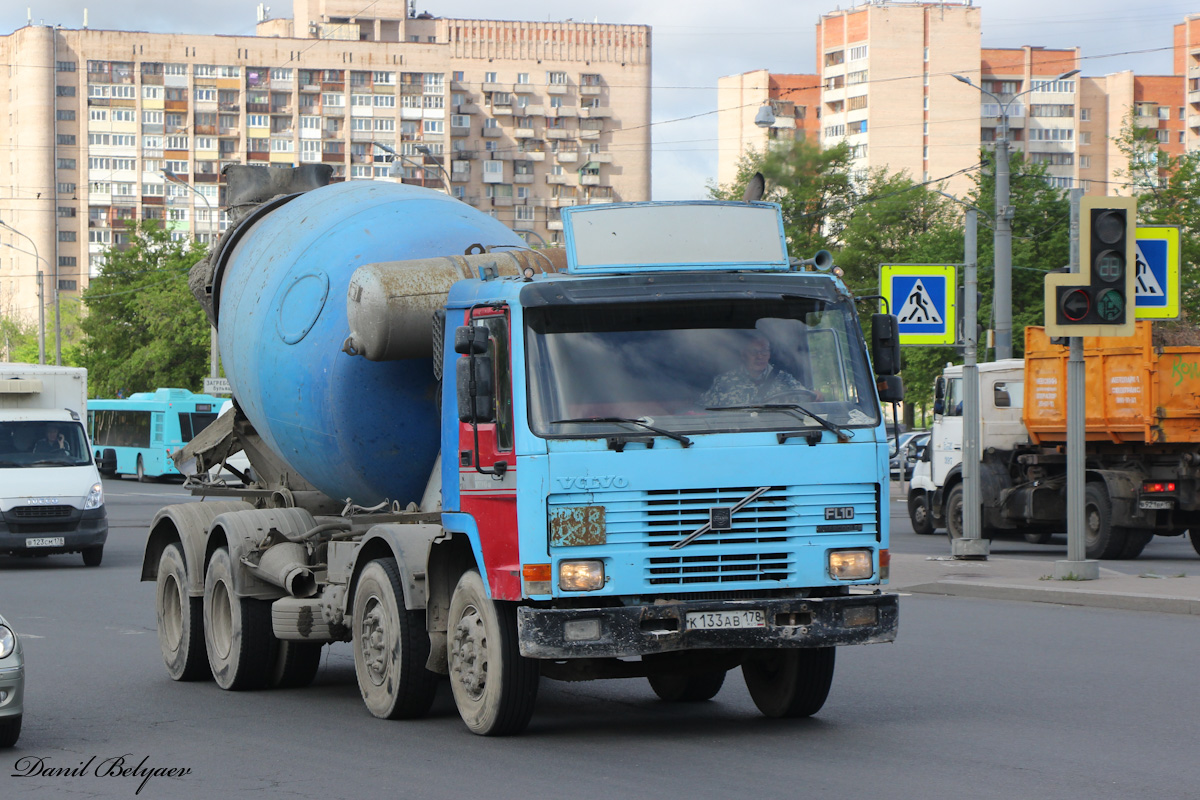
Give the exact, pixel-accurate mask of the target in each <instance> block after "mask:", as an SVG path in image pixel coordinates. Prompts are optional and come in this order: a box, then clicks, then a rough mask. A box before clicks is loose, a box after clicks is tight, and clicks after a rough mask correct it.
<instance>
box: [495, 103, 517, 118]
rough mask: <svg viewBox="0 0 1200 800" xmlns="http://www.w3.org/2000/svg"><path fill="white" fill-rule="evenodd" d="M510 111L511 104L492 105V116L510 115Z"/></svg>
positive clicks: (511, 111)
mask: <svg viewBox="0 0 1200 800" xmlns="http://www.w3.org/2000/svg"><path fill="white" fill-rule="evenodd" d="M512 113H513V110H512V106H492V116H493V117H511V116H512Z"/></svg>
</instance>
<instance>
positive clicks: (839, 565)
mask: <svg viewBox="0 0 1200 800" xmlns="http://www.w3.org/2000/svg"><path fill="white" fill-rule="evenodd" d="M829 574H830V576H831V577H833V578H836V579H837V580H839V581H861V580H865V579H867V578H869V577H871V576H872V575H874V574H875V568H874V566H873V565H872V563H871V551H870V550H833V551H831V552H830V553H829Z"/></svg>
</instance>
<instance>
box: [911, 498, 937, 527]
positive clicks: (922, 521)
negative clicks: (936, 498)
mask: <svg viewBox="0 0 1200 800" xmlns="http://www.w3.org/2000/svg"><path fill="white" fill-rule="evenodd" d="M908 518H909V519H910V520H911V521H912V527H913V533H916V534H918V535H920V536H929V535H930V534H932V533H934V532H936V531H937V526H936V525H935V524H934V522H933V512H932V511H931V510H930V508H929V495H928V494H926V493H925V492H921V493H919V494H915V493H914V494H910V495H909V496H908Z"/></svg>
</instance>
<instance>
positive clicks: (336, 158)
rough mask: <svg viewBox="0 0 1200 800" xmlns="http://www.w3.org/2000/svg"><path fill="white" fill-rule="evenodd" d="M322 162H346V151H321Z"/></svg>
mask: <svg viewBox="0 0 1200 800" xmlns="http://www.w3.org/2000/svg"><path fill="white" fill-rule="evenodd" d="M321 162H322V163H324V164H344V163H346V154H345V153H321Z"/></svg>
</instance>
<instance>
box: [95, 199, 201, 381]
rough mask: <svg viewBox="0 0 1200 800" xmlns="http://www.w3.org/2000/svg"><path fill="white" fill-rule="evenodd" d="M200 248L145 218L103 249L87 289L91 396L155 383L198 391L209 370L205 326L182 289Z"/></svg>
mask: <svg viewBox="0 0 1200 800" xmlns="http://www.w3.org/2000/svg"><path fill="white" fill-rule="evenodd" d="M204 252H205V248H204V246H203V245H200V244H197V243H194V242H186V243H185V242H176V241H172V240H171V238H170V236H169V235H168V234H167V232H166V231H164V230H162V229H161V228H159V227H158V225H157V224H156V223H154V222H142V223H141V224H140V225H139V226H138V227H137V228H136V229H135V230H134V231H132V232H131V234H130V237H129V243H128V245H126V246H122V247H121V248H117V247H111V248H109V249H108V250H106V251H105V255H104V267H103V268H102V269H101V272H100V275H99V276H97V277H96V278H93V279H92V281H91V284H90V286H89V287H88V289H87V291H86V292H85V293H84V302H85V303H86V304H87V308H88V314H87V316H86V317H85V318H84V320H83V322H82V327H83V330H84V332H85V333H86V334H87V340H86V341H85V343H84V347H83V353H82V361H83V366H85V367H87V368H88V385H89V387H90V389H91V391H92V392H93V393H94V395H95V396H96V397H116V396H117V394H118V393H121V394H124V395H125V396H128V395H129V394H131V393H133V392H144V391H153V390H154V389H157V388H159V387H165V386H170V387H179V388H183V389H192V390H193V391H195V390H198V389H199V387H200V385H201V383H202V380H203V378H204V376H205V375H206V374H207V373H208V341H209V334H208V323H207V321H206V320H205V318H204V312H203V311H202V310H201V308H200V306H199V304H198V303H197V302H196V300H195V298H193V297H192V294H191V292H190V291H188V286H187V272H188V269H189V268H190V267H191V266H192V264H194V263H195V262H196V261H198V260H199V259H200V258H201V257H202V256H203V255H204Z"/></svg>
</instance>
